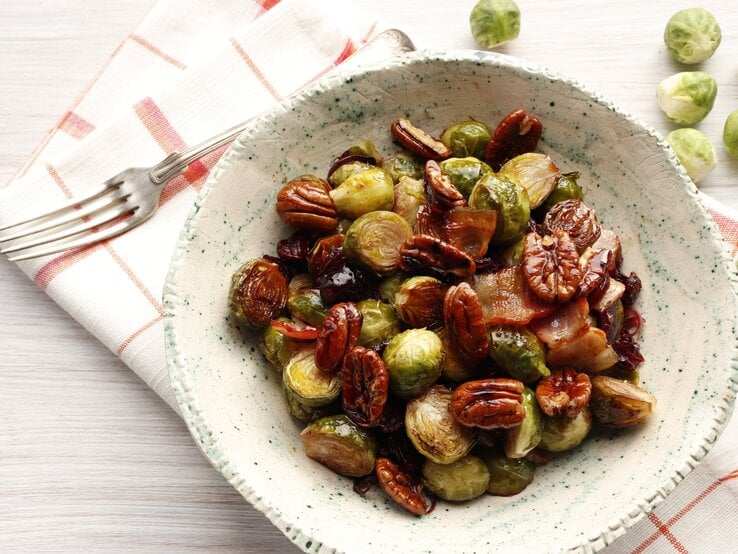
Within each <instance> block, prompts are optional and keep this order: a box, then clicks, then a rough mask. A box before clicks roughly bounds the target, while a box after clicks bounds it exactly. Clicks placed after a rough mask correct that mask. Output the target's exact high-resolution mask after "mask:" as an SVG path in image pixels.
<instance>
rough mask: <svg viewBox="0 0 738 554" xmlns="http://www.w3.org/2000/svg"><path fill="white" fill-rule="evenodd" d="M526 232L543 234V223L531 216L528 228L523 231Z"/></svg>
mask: <svg viewBox="0 0 738 554" xmlns="http://www.w3.org/2000/svg"><path fill="white" fill-rule="evenodd" d="M525 232H526V233H538V234H539V235H541V236H543V235H545V234H546V233H545V232H544V230H543V225H541V224H540V223H538V222H537V221H536V220H535V219H533V218H532V217H531V218H530V219H529V220H528V228H527V229H526V231H525Z"/></svg>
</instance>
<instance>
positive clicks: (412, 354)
mask: <svg viewBox="0 0 738 554" xmlns="http://www.w3.org/2000/svg"><path fill="white" fill-rule="evenodd" d="M382 359H383V360H384V363H385V364H387V371H389V376H390V390H391V391H392V392H393V393H394V394H395V395H397V396H399V397H400V398H412V397H413V396H417V395H419V394H420V393H422V392H423V391H425V390H426V389H428V387H430V386H431V385H432V384H433V383H435V382H436V379H438V377H439V376H440V375H441V364H442V363H443V344H442V343H441V339H439V338H438V336H437V335H436V334H435V333H434V332H433V331H428V330H427V329H408V330H407V331H403V332H402V333H400V334H399V335H395V336H394V337H392V340H390V341H389V344H388V345H387V348H385V349H384V353H383V354H382Z"/></svg>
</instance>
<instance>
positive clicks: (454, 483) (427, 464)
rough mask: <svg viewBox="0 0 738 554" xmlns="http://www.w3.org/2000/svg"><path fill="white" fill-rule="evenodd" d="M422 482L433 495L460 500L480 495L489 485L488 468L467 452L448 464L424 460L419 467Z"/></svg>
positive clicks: (480, 460) (455, 500) (454, 500)
mask: <svg viewBox="0 0 738 554" xmlns="http://www.w3.org/2000/svg"><path fill="white" fill-rule="evenodd" d="M421 471H422V473H423V483H424V484H425V486H426V487H428V490H429V491H431V492H432V493H434V494H435V495H437V496H439V497H440V498H443V499H444V500H450V501H452V502H461V501H463V500H471V499H472V498H476V497H477V496H482V495H483V494H484V493H485V492H486V491H487V485H489V470H488V469H487V465H486V464H485V463H484V461H482V459H481V458H479V457H478V456H474V455H472V454H467V455H466V456H464V457H463V458H460V459H458V460H456V461H455V462H451V463H450V464H439V463H437V462H434V461H431V460H425V461H424V462H423V467H422V468H421Z"/></svg>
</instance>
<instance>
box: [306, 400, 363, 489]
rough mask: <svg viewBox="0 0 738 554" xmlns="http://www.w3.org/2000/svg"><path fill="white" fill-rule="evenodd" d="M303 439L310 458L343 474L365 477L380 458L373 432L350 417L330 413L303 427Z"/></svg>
mask: <svg viewBox="0 0 738 554" xmlns="http://www.w3.org/2000/svg"><path fill="white" fill-rule="evenodd" d="M300 439H302V445H303V447H304V448H305V454H307V456H308V458H312V459H313V460H315V461H317V462H320V463H321V464H323V465H324V466H326V467H327V468H329V469H332V470H333V471H335V472H336V473H338V474H340V475H347V476H349V477H363V476H364V475H369V474H370V473H371V472H372V471H374V462H375V461H376V459H377V442H376V440H375V438H374V435H373V434H372V433H371V431H369V430H368V429H362V428H361V427H359V426H358V425H356V424H355V423H354V422H353V421H351V420H350V419H349V418H348V416H345V415H343V414H340V415H331V416H326V417H322V418H320V419H318V420H315V421H313V422H312V423H309V424H308V425H307V426H306V427H305V429H303V430H302V433H300Z"/></svg>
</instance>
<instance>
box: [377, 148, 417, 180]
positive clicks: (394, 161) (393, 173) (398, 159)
mask: <svg viewBox="0 0 738 554" xmlns="http://www.w3.org/2000/svg"><path fill="white" fill-rule="evenodd" d="M382 169H384V170H385V171H386V172H387V173H389V176H390V177H391V178H392V182H393V183H395V184H397V183H399V181H400V179H401V178H402V177H408V178H410V179H422V178H423V166H422V165H420V163H419V162H418V161H417V160H416V159H415V158H413V157H412V156H411V155H410V154H406V153H405V152H399V153H397V154H395V155H394V156H390V157H389V158H387V159H385V160H384V162H383V163H382Z"/></svg>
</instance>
